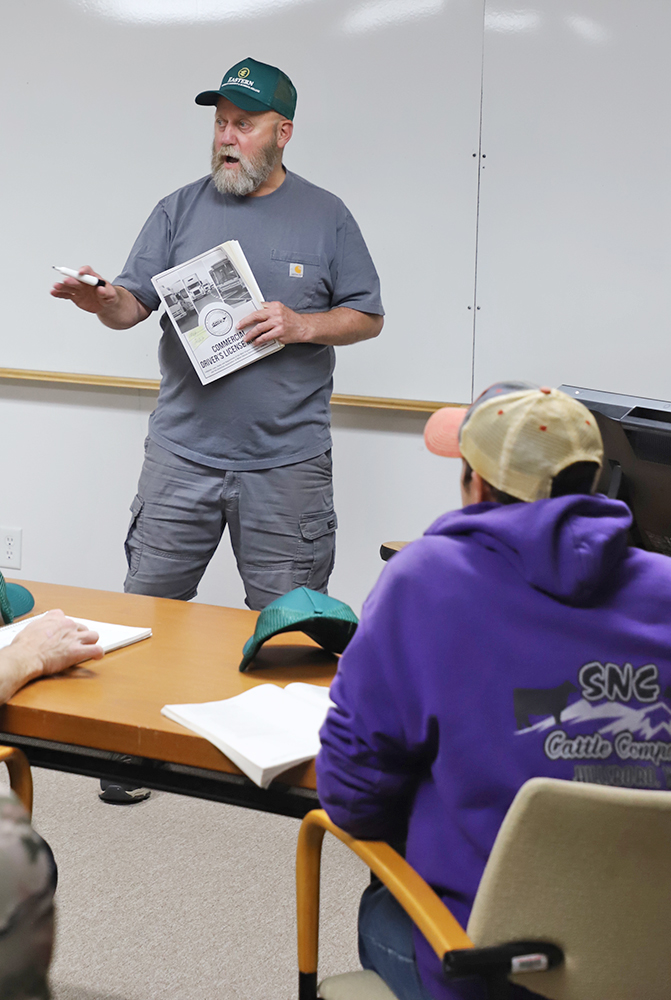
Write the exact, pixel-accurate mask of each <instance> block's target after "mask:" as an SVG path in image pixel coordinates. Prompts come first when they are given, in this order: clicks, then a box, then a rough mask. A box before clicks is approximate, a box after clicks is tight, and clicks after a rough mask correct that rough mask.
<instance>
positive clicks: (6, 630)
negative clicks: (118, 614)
mask: <svg viewBox="0 0 671 1000" xmlns="http://www.w3.org/2000/svg"><path fill="white" fill-rule="evenodd" d="M41 617H42V615H31V617H30V618H22V619H21V621H18V622H12V624H11V625H5V626H4V627H3V628H0V649H2V648H3V646H9V644H10V642H12V640H13V639H14V636H15V635H18V634H19V632H20V631H21V630H22V629H24V628H25V627H26V625H30V623H31V622H34V621H36V620H37V619H38V618H41ZM68 618H72V621H73V622H79V623H80V624H82V625H86V626H87V628H90V629H93V631H94V632H97V633H98V635H99V636H100V638H99V639H98V645H100V646H102V648H103V649H104V651H105V652H106V653H111V651H112V650H113V649H121V647H122V646H130V644H131V643H132V642H139V641H140V639H147V638H149V636H150V635H151V629H150V628H142V627H140V626H139V625H112V624H110V623H109V622H93V621H89V619H88V618H74V617H73V616H72V615H68Z"/></svg>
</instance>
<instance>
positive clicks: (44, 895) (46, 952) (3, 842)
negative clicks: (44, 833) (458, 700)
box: [0, 795, 56, 1000]
mask: <svg viewBox="0 0 671 1000" xmlns="http://www.w3.org/2000/svg"><path fill="white" fill-rule="evenodd" d="M55 889H56V865H55V863H54V858H53V854H52V853H51V849H50V848H49V845H48V844H46V843H45V842H44V840H42V838H41V837H40V836H39V835H38V834H37V833H36V832H35V831H34V830H33V829H32V828H31V826H30V820H29V817H28V814H27V812H26V811H25V809H24V808H23V806H22V805H21V804H20V803H19V802H18V800H17V799H16V798H15V797H14V796H8V795H3V796H0V996H1V997H2V998H3V1000H28V998H30V1000H47V998H48V997H49V989H48V985H47V970H48V967H49V960H50V958H51V951H52V947H53V939H54V905H53V899H54V891H55Z"/></svg>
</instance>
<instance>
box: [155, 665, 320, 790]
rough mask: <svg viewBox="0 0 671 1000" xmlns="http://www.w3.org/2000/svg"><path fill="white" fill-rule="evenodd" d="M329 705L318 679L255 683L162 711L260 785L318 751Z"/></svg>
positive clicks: (166, 707) (310, 758)
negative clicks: (230, 694)
mask: <svg viewBox="0 0 671 1000" xmlns="http://www.w3.org/2000/svg"><path fill="white" fill-rule="evenodd" d="M331 705H333V702H332V701H331V699H330V698H329V689H328V688H326V687H321V686H320V685H317V684H301V683H300V682H296V683H294V684H287V686H286V687H285V688H281V687H278V685H277V684H257V685H256V686H255V687H253V688H250V689H249V691H245V692H244V693H243V694H238V695H235V697H234V698H225V699H224V700H223V701H208V702H202V703H201V704H198V705H164V706H163V708H162V709H161V713H162V714H163V715H165V716H167V718H168V719H172V721H173V722H179V723H180V725H182V726H185V727H186V728H187V729H190V730H191V731H192V732H194V733H197V734H198V735H199V736H202V737H204V739H206V740H209V741H210V743H213V744H214V745H215V747H218V749H219V750H221V752H222V753H224V754H226V756H227V757H228V759H229V760H231V761H233V763H234V764H235V765H236V766H237V767H239V768H240V770H241V771H243V772H244V773H245V774H246V775H247V777H248V778H251V780H252V781H253V782H254V783H255V784H257V785H258V786H259V788H267V787H268V785H269V784H270V782H271V781H272V780H273V778H275V777H277V775H278V774H281V773H282V771H286V770H287V769H288V768H290V767H293V766H294V764H302V763H303V761H306V760H312V758H313V757H316V756H317V754H318V753H319V730H320V729H321V727H322V723H323V722H324V719H325V718H326V713H327V712H328V710H329V708H330V707H331Z"/></svg>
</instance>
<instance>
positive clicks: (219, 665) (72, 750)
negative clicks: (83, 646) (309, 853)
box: [0, 581, 337, 816]
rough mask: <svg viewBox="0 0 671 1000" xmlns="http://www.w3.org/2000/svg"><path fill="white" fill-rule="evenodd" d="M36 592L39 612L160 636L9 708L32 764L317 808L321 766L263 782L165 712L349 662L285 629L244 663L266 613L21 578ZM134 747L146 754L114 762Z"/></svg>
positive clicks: (12, 737) (18, 741)
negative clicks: (265, 785)
mask: <svg viewBox="0 0 671 1000" xmlns="http://www.w3.org/2000/svg"><path fill="white" fill-rule="evenodd" d="M20 582H21V583H22V584H24V585H25V586H26V587H28V589H29V590H30V591H31V593H32V594H33V595H34V597H35V609H34V611H33V612H31V613H32V614H37V613H40V612H42V611H47V610H48V609H50V608H62V609H63V611H64V612H65V613H66V614H69V615H74V616H75V617H79V618H90V619H94V620H96V621H107V622H115V623H117V624H122V625H139V626H149V627H151V629H152V631H153V635H152V636H151V638H149V639H144V640H142V641H141V642H138V643H135V644H133V645H132V646H127V647H126V648H124V649H119V650H115V651H114V652H112V653H108V654H107V655H106V656H105V657H104V658H103V659H102V660H95V661H94V660H92V661H89V662H88V663H86V664H84V665H82V666H81V667H74V668H72V669H71V670H69V671H66V672H65V673H64V674H60V675H56V676H54V677H49V678H42V679H40V680H38V681H34V682H33V683H31V684H28V685H27V686H26V687H24V688H23V689H22V690H21V691H19V692H18V693H17V694H16V695H15V696H14V697H13V698H12V699H11V701H10V702H8V703H7V705H5V706H4V707H0V742H3V743H9V744H10V745H14V746H20V747H21V748H22V749H24V750H25V752H26V753H27V755H28V758H29V760H30V761H31V763H32V764H35V765H38V766H42V767H51V768H56V769H59V770H66V771H75V772H77V773H79V774H88V775H92V776H94V777H108V778H115V779H116V780H119V781H126V782H127V783H129V784H140V785H145V786H146V787H150V788H158V789H162V790H166V791H172V792H181V793H183V794H187V795H196V796H199V797H203V798H214V799H218V800H220V801H225V802H233V803H236V804H238V805H245V806H248V807H250V808H257V809H263V810H265V811H268V812H280V813H283V814H284V815H291V816H302V815H304V813H305V812H307V811H308V810H309V809H311V808H314V807H315V805H316V804H317V800H316V792H315V791H314V789H315V788H316V783H315V772H314V763H313V762H310V763H307V764H301V765H299V766H298V767H294V768H292V769H291V770H290V771H286V772H285V773H284V774H283V775H281V776H280V777H279V778H278V779H277V780H276V781H275V782H273V784H272V785H271V787H270V788H269V789H267V790H263V789H260V788H258V787H257V786H256V785H254V784H253V783H252V782H251V781H249V780H248V779H247V778H246V777H244V775H242V774H241V772H240V771H239V770H238V768H237V767H236V766H235V765H234V764H232V763H231V761H229V760H228V758H226V757H225V756H224V755H223V754H222V753H221V751H219V750H218V749H217V748H216V747H214V746H212V744H211V743H208V742H207V740H204V739H202V738H201V737H200V736H196V735H195V734H194V733H191V732H189V730H187V729H184V728H183V727H182V726H179V725H178V724H177V723H174V722H171V721H170V720H169V719H166V718H165V716H163V715H161V713H160V710H161V708H162V706H163V705H166V704H180V703H182V702H199V701H216V700H218V699H221V698H230V697H232V696H233V695H236V694H240V693H241V692H243V691H246V690H247V689H248V688H250V687H252V686H254V685H255V684H260V683H264V682H268V681H271V682H272V683H275V684H280V685H282V686H284V685H285V684H288V683H290V682H291V681H297V680H300V681H307V682H309V683H312V684H322V685H325V686H328V684H329V683H330V681H331V678H332V677H333V674H334V672H335V667H336V663H337V659H336V657H335V656H332V655H331V654H328V653H326V652H325V651H324V650H323V649H321V647H319V646H317V645H316V644H315V643H313V642H312V641H311V640H310V639H308V638H307V636H305V635H303V634H302V633H300V632H289V633H285V634H283V635H279V636H275V637H274V638H273V639H271V640H269V641H268V642H267V643H266V644H265V645H264V646H263V647H262V649H261V651H260V653H259V655H258V657H257V660H256V661H255V662H256V668H255V669H253V670H252V671H251V672H249V673H244V674H241V673H240V672H239V670H238V666H239V663H240V660H241V658H242V647H243V645H244V643H245V642H246V640H247V639H248V638H249V637H250V635H252V633H253V631H254V626H255V623H256V618H257V612H255V611H241V610H236V609H233V608H220V607H213V606H212V605H207V604H192V603H185V602H182V601H170V600H165V599H163V598H157V597H140V596H136V595H133V594H114V593H109V592H107V591H102V590H85V589H82V588H78V587H64V586H58V585H55V584H46V583H32V582H30V581H20ZM110 752H113V753H121V754H129V755H133V756H134V757H136V758H138V760H137V761H135V762H131V763H124V762H122V761H115V760H111V759H110V758H109V754H110Z"/></svg>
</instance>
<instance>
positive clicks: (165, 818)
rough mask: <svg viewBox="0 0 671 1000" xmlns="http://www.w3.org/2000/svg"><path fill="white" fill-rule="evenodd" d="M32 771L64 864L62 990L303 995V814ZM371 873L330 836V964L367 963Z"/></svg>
mask: <svg viewBox="0 0 671 1000" xmlns="http://www.w3.org/2000/svg"><path fill="white" fill-rule="evenodd" d="M3 770H4V769H3ZM33 777H34V781H35V810H34V815H33V822H34V825H35V828H36V829H37V830H38V832H39V833H40V834H41V835H42V836H43V837H44V838H45V839H46V840H48V841H49V843H50V844H51V846H52V849H53V851H54V854H55V856H56V860H57V862H58V868H59V887H58V893H57V897H56V898H57V904H58V935H57V944H56V954H55V958H54V962H53V965H52V975H51V983H52V989H53V1000H153V998H157V1000H158V998H160V1000H196V998H198V1000H203V998H207V1000H229V998H230V1000H293V998H295V997H296V996H297V971H296V969H297V967H296V944H295V941H296V934H295V901H294V852H295V845H296V836H297V833H298V827H299V822H298V820H294V819H288V818H286V817H283V816H271V815H266V814H265V813H259V812H252V811H251V810H246V809H239V808H237V807H235V806H225V805H220V804H218V803H215V802H206V801H201V800H199V799H192V798H187V797H186V796H176V795H169V794H166V793H162V792H153V793H152V796H151V798H150V799H149V800H148V801H147V802H143V803H139V804H137V805H133V806H115V805H109V804H106V803H103V802H101V801H100V800H99V799H98V796H97V789H98V783H97V781H94V780H93V779H92V778H82V777H79V776H77V775H71V774H61V773H58V772H55V771H46V770H42V769H39V768H36V769H34V770H33ZM367 882H368V871H367V869H366V868H365V866H364V865H363V864H362V863H361V862H360V861H359V860H358V858H356V857H354V856H353V855H351V854H350V853H349V852H348V851H347V850H346V849H345V848H344V847H343V846H342V845H341V844H339V843H337V842H336V841H335V840H334V839H333V838H332V837H329V836H328V835H327V838H326V840H325V846H324V863H323V873H322V928H321V939H320V940H321V943H320V976H321V975H329V974H332V973H334V972H344V971H347V970H349V969H354V968H357V967H358V961H357V957H356V910H357V905H358V899H359V896H360V894H361V892H362V890H363V888H364V887H365V885H366V884H367Z"/></svg>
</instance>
